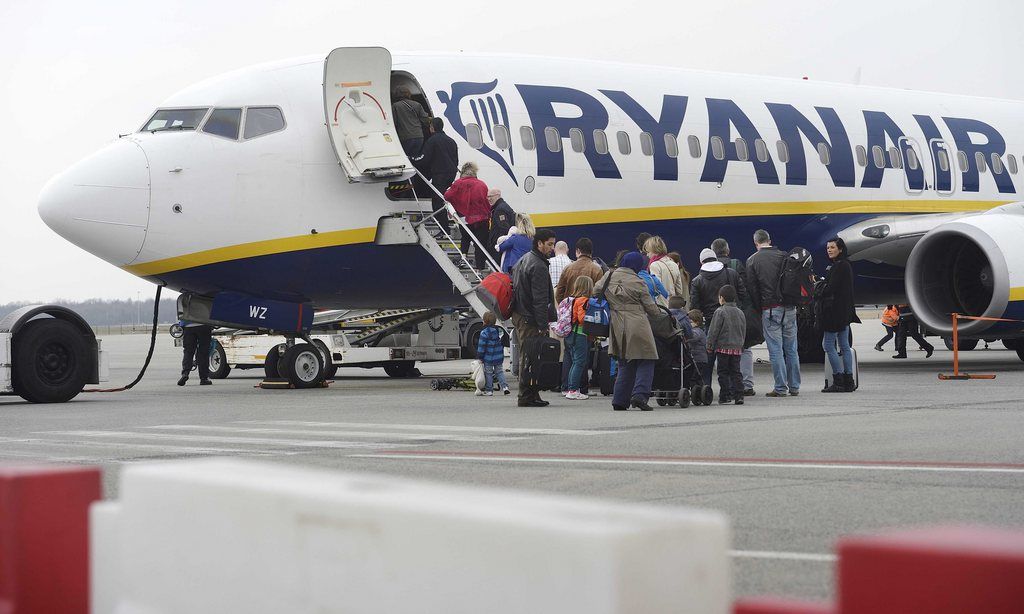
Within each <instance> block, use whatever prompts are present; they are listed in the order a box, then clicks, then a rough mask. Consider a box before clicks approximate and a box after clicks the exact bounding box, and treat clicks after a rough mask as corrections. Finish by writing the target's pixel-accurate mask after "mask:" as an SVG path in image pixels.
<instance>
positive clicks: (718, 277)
mask: <svg viewBox="0 0 1024 614" xmlns="http://www.w3.org/2000/svg"><path fill="white" fill-rule="evenodd" d="M723 286H732V287H733V289H734V290H736V293H737V295H738V296H739V297H740V299H739V300H740V304H743V303H746V301H747V291H746V289H745V287H744V285H743V278H741V277H740V274H739V273H737V272H736V271H734V270H733V269H730V268H726V266H725V265H724V264H722V263H721V262H719V260H718V258H717V257H716V256H715V252H713V251H712V250H710V249H708V248H706V247H705V248H704V249H703V250H701V252H700V273H698V274H697V276H696V277H694V278H693V280H692V281H691V282H690V304H691V305H693V307H694V308H695V309H700V311H701V313H703V314H704V330H708V329H709V328H710V327H711V320H712V318H714V317H715V312H716V311H718V308H719V307H721V304H720V303H719V302H718V291H719V290H721V289H722V287H723ZM714 367H715V354H714V353H712V354H710V355H709V356H708V369H714Z"/></svg>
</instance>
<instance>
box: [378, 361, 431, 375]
mask: <svg viewBox="0 0 1024 614" xmlns="http://www.w3.org/2000/svg"><path fill="white" fill-rule="evenodd" d="M384 372H385V373H387V374H388V375H389V376H390V377H401V378H405V377H419V376H420V375H422V374H421V373H420V370H419V369H417V368H416V361H415V360H394V361H391V362H389V363H386V364H385V365H384Z"/></svg>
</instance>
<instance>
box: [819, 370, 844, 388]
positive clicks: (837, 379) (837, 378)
mask: <svg viewBox="0 0 1024 614" xmlns="http://www.w3.org/2000/svg"><path fill="white" fill-rule="evenodd" d="M844 377H845V375H844V374H842V373H833V374H832V383H831V384H829V385H828V386H825V387H824V388H822V389H821V391H822V392H846V380H845V379H843V378H844Z"/></svg>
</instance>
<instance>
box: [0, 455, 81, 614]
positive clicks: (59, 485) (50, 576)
mask: <svg viewBox="0 0 1024 614" xmlns="http://www.w3.org/2000/svg"><path fill="white" fill-rule="evenodd" d="M100 495H101V491H100V472H99V469H97V468H94V467H50V466H5V467H0V614H35V613H36V612H40V613H42V612H47V613H48V612H59V613H61V614H87V613H88V611H89V592H88V589H89V565H88V561H89V530H88V527H89V520H88V519H89V506H90V505H91V504H92V503H93V502H94V501H97V500H99V498H100Z"/></svg>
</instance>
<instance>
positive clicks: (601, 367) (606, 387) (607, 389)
mask: <svg viewBox="0 0 1024 614" xmlns="http://www.w3.org/2000/svg"><path fill="white" fill-rule="evenodd" d="M617 366H618V364H617V363H616V362H615V361H614V360H612V357H611V356H609V355H608V346H601V348H600V349H599V350H598V353H597V367H598V368H597V371H598V375H597V380H598V385H599V387H600V389H601V394H603V395H604V396H606V397H609V396H611V395H612V393H613V392H614V391H615V371H616V367H617Z"/></svg>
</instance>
